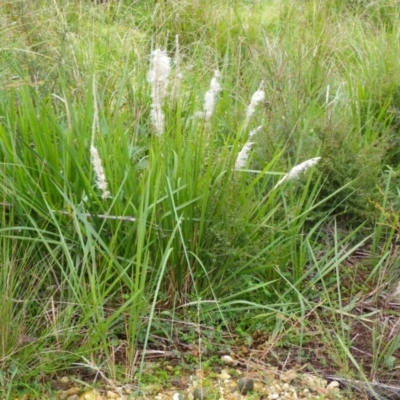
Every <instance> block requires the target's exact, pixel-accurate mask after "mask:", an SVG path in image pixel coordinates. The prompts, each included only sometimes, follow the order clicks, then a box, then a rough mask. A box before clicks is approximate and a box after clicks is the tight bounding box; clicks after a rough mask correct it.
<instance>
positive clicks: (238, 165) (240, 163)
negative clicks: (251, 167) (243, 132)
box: [233, 126, 262, 171]
mask: <svg viewBox="0 0 400 400" xmlns="http://www.w3.org/2000/svg"><path fill="white" fill-rule="evenodd" d="M261 128H262V126H259V127H257V128H256V129H253V130H252V131H251V132H250V134H249V138H248V139H247V142H246V143H245V144H244V146H243V147H242V150H240V152H239V154H238V155H237V157H236V161H235V167H234V168H233V169H234V170H235V171H236V170H238V169H242V168H244V167H245V166H246V164H247V160H248V159H249V154H250V150H251V147H252V146H253V144H254V142H252V141H251V139H252V137H253V136H254V135H255V134H256V133H257V132H258V131H259V130H260V129H261Z"/></svg>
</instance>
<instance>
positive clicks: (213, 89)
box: [204, 70, 221, 121]
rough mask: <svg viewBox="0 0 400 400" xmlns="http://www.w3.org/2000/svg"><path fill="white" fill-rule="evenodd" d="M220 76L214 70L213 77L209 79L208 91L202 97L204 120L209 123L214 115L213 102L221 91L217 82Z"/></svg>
mask: <svg viewBox="0 0 400 400" xmlns="http://www.w3.org/2000/svg"><path fill="white" fill-rule="evenodd" d="M220 76H221V74H220V72H219V71H218V70H215V72H214V76H213V78H212V79H211V83H210V89H209V90H208V91H207V92H206V94H205V95H204V118H205V120H206V121H209V120H210V118H211V116H212V115H213V113H214V108H215V101H216V97H217V95H218V93H219V92H220V91H221V85H220V84H219V82H218V78H220Z"/></svg>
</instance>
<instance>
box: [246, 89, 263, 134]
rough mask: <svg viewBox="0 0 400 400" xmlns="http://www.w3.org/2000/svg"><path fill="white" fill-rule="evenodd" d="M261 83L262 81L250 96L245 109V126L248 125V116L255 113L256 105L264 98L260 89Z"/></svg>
mask: <svg viewBox="0 0 400 400" xmlns="http://www.w3.org/2000/svg"><path fill="white" fill-rule="evenodd" d="M262 85H263V83H261V85H260V87H259V88H258V89H257V90H256V91H255V92H254V93H253V96H251V101H250V104H249V106H248V107H247V111H246V121H245V126H247V125H248V123H249V121H250V118H251V117H252V116H253V114H254V113H255V111H256V107H257V105H258V104H259V103H261V102H263V101H264V100H265V92H264V90H262V89H261V87H262Z"/></svg>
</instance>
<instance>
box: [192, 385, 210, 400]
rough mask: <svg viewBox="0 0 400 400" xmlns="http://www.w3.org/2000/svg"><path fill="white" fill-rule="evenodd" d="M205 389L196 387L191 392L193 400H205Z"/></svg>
mask: <svg viewBox="0 0 400 400" xmlns="http://www.w3.org/2000/svg"><path fill="white" fill-rule="evenodd" d="M207 392H208V391H207V389H204V388H202V387H197V388H196V389H194V391H193V398H194V400H205V399H206V397H207V394H208V393H207Z"/></svg>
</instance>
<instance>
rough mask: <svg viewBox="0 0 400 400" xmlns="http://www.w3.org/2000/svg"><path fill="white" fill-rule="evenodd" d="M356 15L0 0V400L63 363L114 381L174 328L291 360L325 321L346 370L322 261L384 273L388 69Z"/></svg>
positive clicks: (370, 28) (383, 30) (338, 304)
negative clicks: (363, 255)
mask: <svg viewBox="0 0 400 400" xmlns="http://www.w3.org/2000/svg"><path fill="white" fill-rule="evenodd" d="M357 7H358V6H357ZM357 7H355V5H354V4H353V5H352V4H350V3H346V4H344V2H341V1H335V2H332V3H330V4H326V3H325V2H320V1H317V0H315V1H310V2H307V3H304V4H295V5H293V4H292V3H290V2H271V3H269V4H267V5H266V4H264V2H257V1H256V2H252V4H248V3H246V2H244V1H237V2H234V3H233V4H232V3H231V2H219V3H215V2H205V3H202V4H201V6H200V3H198V2H194V1H172V2H165V3H164V2H159V3H157V4H156V5H154V7H153V6H152V7H150V6H149V5H148V4H130V3H129V2H124V1H121V2H119V3H115V2H109V3H105V4H102V5H99V4H95V3H93V2H89V1H63V2H58V3H57V4H55V3H54V2H50V1H47V0H41V1H40V2H38V3H32V2H31V3H29V4H28V3H27V2H25V1H17V2H12V3H11V2H6V3H5V5H4V8H3V9H2V11H1V14H0V18H1V19H2V20H4V23H5V26H6V27H7V28H6V29H5V31H4V32H2V33H1V35H2V36H3V38H4V40H5V41H6V43H7V46H5V49H4V52H3V57H2V59H1V61H0V71H1V79H0V81H1V85H2V86H1V87H2V90H1V93H0V162H1V168H2V174H1V175H0V195H1V200H2V203H1V206H2V219H3V224H2V229H1V240H2V242H3V252H2V261H1V262H2V268H1V271H2V275H1V283H2V284H1V286H0V298H1V299H2V301H3V304H4V307H3V309H2V311H1V313H2V314H1V317H2V320H4V321H5V323H4V324H3V325H2V326H1V327H0V333H1V347H0V349H1V353H0V367H1V370H2V371H4V372H3V373H2V375H1V380H0V383H1V386H2V388H3V389H4V390H5V391H6V393H9V395H10V396H11V393H12V392H13V390H14V389H15V385H16V383H15V382H17V381H23V380H32V379H35V377H37V375H38V371H39V370H43V369H44V370H45V371H48V373H49V375H52V374H53V373H54V374H55V373H56V371H58V370H63V369H66V368H71V367H72V368H73V367H74V366H75V367H76V366H79V367H80V368H84V369H86V370H88V371H91V372H93V373H96V374H99V376H101V377H102V379H103V380H105V381H107V382H109V381H125V382H127V381H132V379H134V376H135V375H136V374H137V372H138V371H139V372H140V371H141V370H142V367H143V362H142V367H141V368H139V364H138V360H140V359H141V360H142V361H144V354H145V353H144V352H143V353H142V355H139V351H140V350H141V349H143V348H146V347H148V346H149V345H150V344H151V343H153V342H152V341H153V339H154V337H156V336H157V334H155V333H154V332H157V333H159V331H160V330H161V332H162V335H163V336H165V337H167V338H169V339H170V341H171V340H172V337H173V336H174V335H173V331H174V329H177V328H175V325H176V324H178V323H182V322H183V321H185V319H188V320H190V322H191V323H195V324H197V325H196V326H200V325H201V324H206V323H214V324H216V325H217V326H218V327H219V328H221V329H223V330H224V331H226V332H234V331H236V332H241V335H244V337H247V338H248V337H249V335H250V336H251V335H252V334H253V332H254V331H259V330H260V329H261V330H262V329H264V330H266V331H268V332H270V333H271V340H270V342H269V344H270V345H271V346H273V345H274V344H277V343H281V342H282V341H285V338H288V343H289V342H290V343H292V344H293V342H296V344H298V345H299V347H302V346H303V345H304V338H306V337H308V336H309V332H306V330H307V329H309V326H310V325H309V324H308V323H306V321H308V320H309V319H311V318H315V321H319V322H318V324H319V326H320V330H321V332H322V333H321V337H322V336H323V335H324V334H325V333H326V329H325V327H324V318H325V317H326V315H331V316H334V317H335V318H333V317H332V321H333V322H332V325H330V326H329V329H334V330H335V332H336V334H337V335H339V337H340V340H339V341H338V343H340V346H339V347H338V348H337V349H336V350H337V354H336V355H337V359H338V360H339V361H340V360H341V361H343V359H345V358H346V357H347V358H348V359H350V360H351V361H352V362H351V363H348V364H346V368H345V369H346V370H347V371H349V370H351V368H353V367H354V364H355V362H353V359H352V358H351V357H349V353H350V347H351V331H349V330H347V331H346V328H345V327H346V326H347V325H349V326H350V325H351V321H349V320H348V318H350V319H351V318H353V316H351V317H349V316H348V315H346V318H345V317H344V312H346V313H350V312H352V310H353V309H352V308H351V309H350V308H348V303H350V304H351V302H352V301H353V297H354V296H356V293H355V289H354V287H353V286H354V285H350V286H351V287H350V286H349V287H347V286H346V285H347V282H344V281H343V276H342V272H341V269H342V266H343V264H344V263H345V262H346V261H347V260H348V259H349V258H350V257H351V256H353V254H354V253H356V252H357V251H358V250H359V249H360V248H364V247H368V250H370V257H369V262H371V260H372V262H371V268H372V270H371V271H370V273H369V274H368V276H367V277H366V278H367V281H368V282H373V283H374V284H375V283H376V282H377V278H376V277H377V276H379V271H380V268H381V265H382V264H380V263H379V262H378V263H376V261H377V260H378V258H379V257H382V258H383V259H385V260H387V268H388V269H391V268H392V266H393V265H394V261H393V259H391V258H390V254H391V246H390V241H391V240H392V238H393V237H394V233H395V232H396V230H397V226H395V225H396V224H391V225H390V224H389V225H390V226H386V225H387V224H386V225H384V224H383V222H384V221H383V220H384V218H383V216H382V214H381V213H380V212H381V211H382V210H384V209H385V207H386V206H387V201H388V199H396V198H397V195H398V193H397V192H396V190H395V189H394V185H393V182H394V181H395V179H394V177H395V176H396V174H397V172H398V171H397V169H398V152H397V150H396V143H397V133H398V132H397V131H398V121H397V116H396V113H397V111H396V110H397V106H398V105H397V100H398V99H397V97H398V96H397V87H398V82H397V81H398V78H399V75H398V72H397V70H396V68H395V65H396V63H395V59H394V58H393V55H392V54H393V53H392V52H391V51H389V50H388V49H392V48H396V46H397V44H396V40H395V39H396V34H397V33H398V32H397V28H396V25H395V24H393V25H390V24H389V23H388V18H389V20H390V21H397V19H398V16H396V15H395V13H394V10H392V8H390V7H389V8H388V9H387V10H386V11H385V12H384V10H383V8H379V7H378V6H377V5H373V6H371V7H370V8H368V10H364V11H362V10H360V9H359V8H357ZM390 10H392V11H393V12H392V11H390ZM382 12H384V13H385V15H384V16H383V15H382ZM265 15H268V18H266V19H264V16H265ZM43 26H46V27H47V29H43ZM18 32H19V33H18ZM382 48H383V49H386V50H385V51H384V54H383V55H382V52H381V51H380V49H382ZM378 50H379V51H378ZM388 166H389V167H390V168H388ZM390 171H391V172H390ZM382 182H384V184H382ZM379 187H384V189H383V192H384V194H385V195H384V200H382V190H381V189H379ZM335 218H336V219H335ZM391 220H392V221H397V219H393V218H392V219H391ZM332 221H334V222H332ZM347 221H351V224H352V227H353V231H351V232H350V231H349V230H348V227H346V225H345V222H347ZM332 224H333V225H332ZM332 226H334V229H333V230H332V228H331V227H332ZM374 262H375V265H374ZM368 265H370V264H368ZM372 265H373V266H372ZM361 270H362V271H364V272H363V273H362V274H365V269H362V268H361V269H360V271H361ZM355 279H356V278H354V280H355ZM346 281H347V280H346ZM371 284H372V283H371ZM383 286H384V285H382V287H383ZM368 287H369V286H366V287H365V288H364V289H365V291H367V290H368V289H367V288H368ZM315 289H317V290H316V291H315ZM364 289H362V288H360V291H364ZM321 308H322V309H323V310H324V312H323V313H321V314H317V310H320V309H321ZM165 315H168V318H167V322H165V321H164V318H163V316H165ZM171 316H172V317H171ZM358 317H359V318H358ZM253 318H256V319H253ZM354 320H357V322H359V320H362V317H360V316H357V318H355V319H354ZM254 321H255V322H254ZM260 321H263V322H260ZM332 326H333V327H332ZM199 329H200V328H199ZM246 331H247V333H246ZM199 332H200V333H199V336H201V330H200V331H199ZM293 332H295V336H296V340H295V341H293V338H292V337H291V336H290V335H292V334H293ZM373 332H375V333H376V334H377V335H381V334H382V332H380V333H379V332H378V331H377V330H376V329H375V330H373ZM289 333H290V334H289ZM286 334H287V335H288V336H286ZM246 340H247V339H246ZM321 340H322V339H321ZM250 342H252V341H251V340H250V339H249V341H248V343H250ZM390 343H393V346H388V347H382V346H380V347H379V348H378V347H377V348H376V349H375V350H374V352H375V353H377V352H378V351H379V349H382V348H385V349H386V350H385V353H386V355H387V356H388V357H389V358H386V360H390V362H391V361H393V358H391V357H396V356H395V350H394V347H395V346H396V343H397V342H396V341H395V340H392V341H391V342H390ZM329 345H332V343H329ZM116 349H118V350H116ZM336 350H335V351H336ZM375 353H374V354H375ZM37 354H40V356H37ZM116 358H118V360H116ZM200 359H201V358H200ZM384 359H385V357H384V356H383V358H382V357H378V356H376V357H375V361H376V362H375V364H376V365H382V360H384ZM117 361H118V362H117ZM339 361H337V365H339V364H340V362H339ZM347 361H348V360H347ZM393 362H394V361H393ZM344 364H345V363H344ZM344 364H343V365H344ZM351 364H352V367H351V366H350V365H351ZM393 365H394V364H393ZM356 369H357V370H358V371H360V368H358V367H357V368H356ZM139 375H140V374H139Z"/></svg>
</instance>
